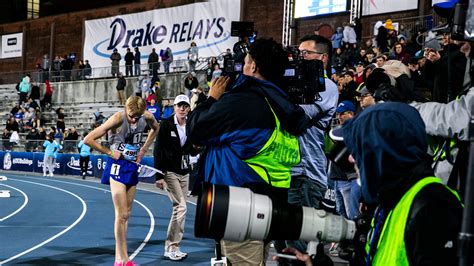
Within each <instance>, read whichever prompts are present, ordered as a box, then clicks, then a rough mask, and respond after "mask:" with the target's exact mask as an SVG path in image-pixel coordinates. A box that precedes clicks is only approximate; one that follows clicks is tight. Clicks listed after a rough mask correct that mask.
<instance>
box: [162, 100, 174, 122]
mask: <svg viewBox="0 0 474 266" xmlns="http://www.w3.org/2000/svg"><path fill="white" fill-rule="evenodd" d="M162 113H163V115H162V117H163V118H162V119H163V120H164V119H167V118H169V117H170V116H172V115H173V105H172V104H171V103H170V100H169V99H165V100H164V101H163V112H162Z"/></svg>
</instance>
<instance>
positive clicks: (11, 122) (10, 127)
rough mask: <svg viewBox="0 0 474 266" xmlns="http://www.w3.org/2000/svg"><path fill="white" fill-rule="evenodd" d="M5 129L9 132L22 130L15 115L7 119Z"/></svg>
mask: <svg viewBox="0 0 474 266" xmlns="http://www.w3.org/2000/svg"><path fill="white" fill-rule="evenodd" d="M5 129H6V130H7V131H8V132H9V133H12V132H13V131H17V132H18V131H20V126H19V124H18V122H17V121H16V119H15V116H10V118H9V119H8V120H7V123H6V125H5Z"/></svg>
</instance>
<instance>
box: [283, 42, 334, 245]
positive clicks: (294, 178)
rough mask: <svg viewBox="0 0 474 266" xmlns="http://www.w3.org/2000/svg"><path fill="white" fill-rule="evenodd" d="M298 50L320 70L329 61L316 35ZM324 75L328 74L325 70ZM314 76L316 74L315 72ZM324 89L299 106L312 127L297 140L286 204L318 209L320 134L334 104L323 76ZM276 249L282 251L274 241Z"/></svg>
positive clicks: (322, 169) (322, 177) (323, 175)
mask: <svg viewBox="0 0 474 266" xmlns="http://www.w3.org/2000/svg"><path fill="white" fill-rule="evenodd" d="M299 50H300V52H301V53H302V55H303V58H304V60H320V61H323V65H324V69H327V68H328V62H331V51H332V48H331V42H330V41H329V40H328V39H326V38H324V37H322V36H319V35H307V36H304V37H303V38H302V39H301V40H300V46H299ZM326 73H330V72H328V71H326ZM315 75H316V73H315ZM325 83H326V90H325V91H323V92H321V93H320V98H319V99H315V101H314V103H313V104H303V105H301V107H302V108H303V109H304V111H305V113H306V116H308V117H310V118H311V121H312V126H311V127H310V128H309V129H308V130H307V131H306V132H305V134H303V135H301V136H299V137H298V142H299V145H300V150H301V163H300V164H298V165H297V166H295V167H294V168H292V169H291V186H290V190H289V192H288V203H290V204H293V205H297V206H306V207H313V208H321V206H320V202H321V201H322V200H323V198H324V194H325V193H326V190H327V160H326V156H325V154H324V134H325V129H326V128H327V127H328V126H329V124H330V122H331V120H332V116H333V114H334V112H335V111H336V106H337V102H338V90H337V85H336V84H334V82H332V81H331V80H330V79H329V78H327V77H326V75H325ZM275 244H276V248H277V250H279V249H281V248H283V247H282V246H281V243H278V242H276V243H275ZM288 244H289V245H290V246H294V247H296V248H298V249H299V250H300V251H306V243H304V242H302V241H295V242H292V243H288Z"/></svg>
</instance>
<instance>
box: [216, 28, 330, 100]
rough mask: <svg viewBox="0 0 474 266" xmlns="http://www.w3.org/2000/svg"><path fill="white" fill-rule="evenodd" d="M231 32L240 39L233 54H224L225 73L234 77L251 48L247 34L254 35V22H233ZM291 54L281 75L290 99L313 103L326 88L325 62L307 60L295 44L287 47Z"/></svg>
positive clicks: (283, 85) (283, 86)
mask: <svg viewBox="0 0 474 266" xmlns="http://www.w3.org/2000/svg"><path fill="white" fill-rule="evenodd" d="M231 27H232V29H231V35H232V36H238V37H239V38H240V40H239V41H238V42H237V43H235V44H234V47H233V49H232V50H233V52H234V54H233V56H232V57H228V58H226V57H225V58H224V71H223V72H224V75H227V76H229V77H231V79H232V80H235V78H236V77H237V76H238V75H239V74H241V73H242V71H243V66H244V59H245V56H246V55H247V53H248V52H249V44H248V43H247V42H246V41H245V38H246V37H255V33H256V32H255V31H254V30H253V23H251V22H235V21H233V22H232V25H231ZM285 51H286V52H287V55H288V64H287V66H286V67H285V73H284V75H283V77H282V84H280V85H281V86H282V89H283V90H285V91H286V92H287V93H288V96H289V100H290V101H291V102H293V103H295V104H311V103H314V101H315V100H316V99H317V98H319V92H322V91H325V90H326V86H325V80H324V65H323V62H322V61H319V60H304V58H303V55H302V54H301V52H300V50H299V49H298V47H296V46H289V47H287V48H286V49H285Z"/></svg>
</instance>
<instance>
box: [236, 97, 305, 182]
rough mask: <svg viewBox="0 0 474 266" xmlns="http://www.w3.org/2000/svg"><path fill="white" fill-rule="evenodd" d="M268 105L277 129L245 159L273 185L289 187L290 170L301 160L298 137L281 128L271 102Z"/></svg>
mask: <svg viewBox="0 0 474 266" xmlns="http://www.w3.org/2000/svg"><path fill="white" fill-rule="evenodd" d="M267 103H268V100H267ZM268 106H269V107H270V110H271V111H272V113H273V116H274V117H275V129H274V130H273V132H272V135H271V137H270V138H269V139H268V141H267V142H266V143H265V145H264V146H263V147H262V149H260V151H258V152H257V154H256V155H255V156H254V157H252V158H249V159H246V160H243V161H244V162H245V163H247V165H248V166H249V167H250V168H252V169H253V170H254V171H255V172H256V173H257V174H258V175H259V176H260V177H261V178H262V179H263V180H264V181H265V182H266V183H268V184H270V185H271V186H273V187H279V188H289V187H290V182H291V176H290V170H291V168H292V167H293V166H295V165H297V164H298V163H300V160H301V157H300V146H299V143H298V138H297V137H296V136H293V135H291V134H290V133H288V132H286V131H284V130H282V129H281V127H280V120H278V117H277V116H276V114H275V112H274V111H273V109H272V107H271V106H270V103H268Z"/></svg>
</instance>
